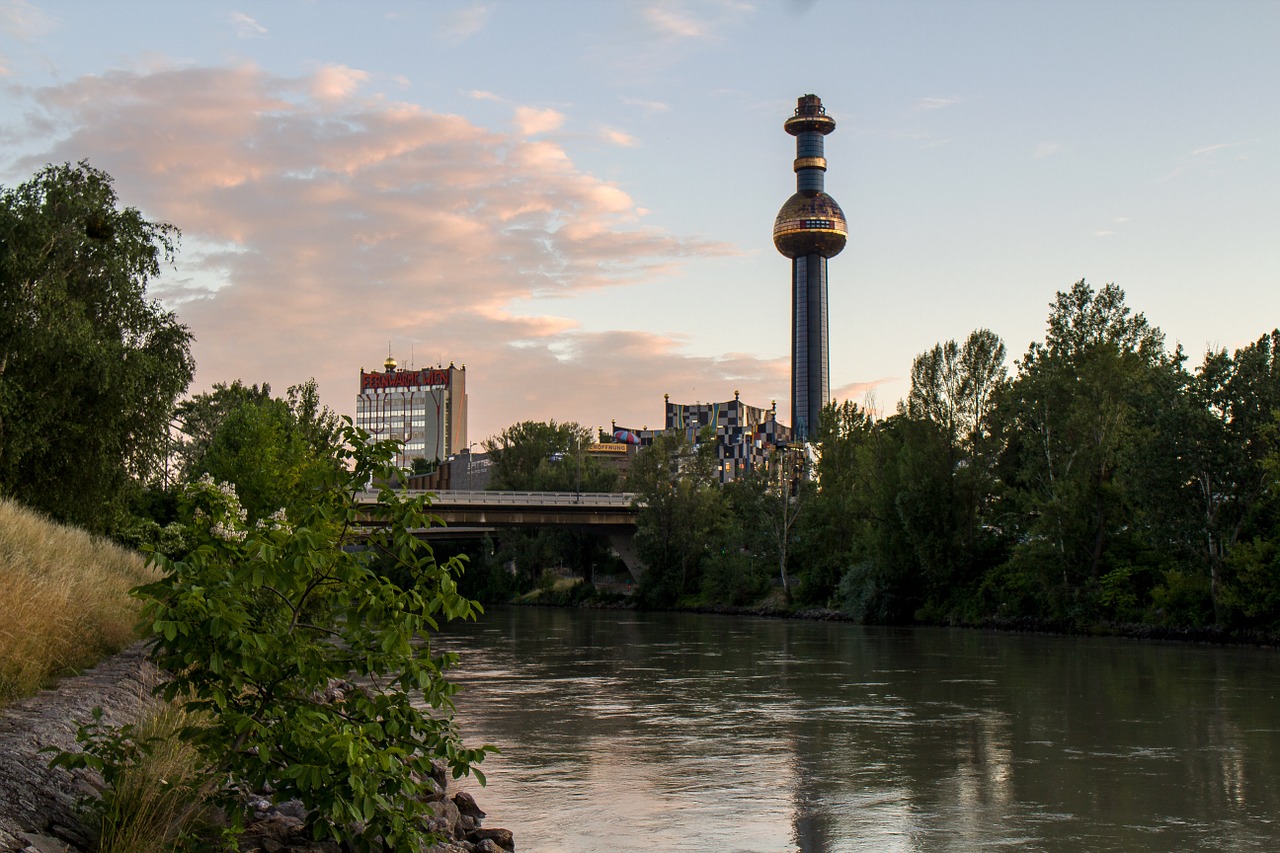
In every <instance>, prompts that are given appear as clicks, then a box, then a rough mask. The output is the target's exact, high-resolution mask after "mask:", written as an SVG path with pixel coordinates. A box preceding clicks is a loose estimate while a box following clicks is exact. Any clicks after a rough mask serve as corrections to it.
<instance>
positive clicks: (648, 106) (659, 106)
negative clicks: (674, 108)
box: [622, 98, 671, 115]
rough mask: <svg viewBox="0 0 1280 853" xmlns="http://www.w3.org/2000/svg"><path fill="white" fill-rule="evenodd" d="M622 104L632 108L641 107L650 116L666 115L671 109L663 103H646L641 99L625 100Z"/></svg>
mask: <svg viewBox="0 0 1280 853" xmlns="http://www.w3.org/2000/svg"><path fill="white" fill-rule="evenodd" d="M622 103H624V104H626V105H628V106H632V107H640V108H641V109H642V110H644V111H645V113H647V114H648V115H655V114H657V113H665V112H666V111H667V110H669V109H671V107H670V106H669V105H667V104H665V103H663V102H662V101H644V100H640V99H639V98H623V99H622Z"/></svg>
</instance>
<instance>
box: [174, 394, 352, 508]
mask: <svg viewBox="0 0 1280 853" xmlns="http://www.w3.org/2000/svg"><path fill="white" fill-rule="evenodd" d="M178 416H179V418H180V419H181V420H182V422H183V429H184V431H185V432H186V433H187V435H188V438H187V443H186V445H185V446H184V452H185V458H186V461H185V465H184V471H183V473H184V475H185V478H186V479H187V480H188V481H190V480H194V479H196V478H197V477H199V476H200V475H202V474H208V475H210V476H211V477H213V478H214V479H215V480H218V481H222V482H227V483H231V484H232V485H234V486H235V487H236V492H237V493H238V494H239V496H240V500H241V503H242V505H243V506H244V508H245V510H246V511H247V512H248V513H249V516H250V518H253V519H258V518H263V517H265V516H268V515H270V514H271V513H273V512H275V511H276V510H277V509H281V508H285V509H288V510H290V511H293V510H296V509H299V508H301V507H302V506H304V505H305V504H306V503H307V502H308V501H309V500H310V498H311V494H312V492H314V490H315V489H317V488H318V487H319V484H321V483H322V482H324V480H325V478H326V477H327V476H328V474H329V472H331V471H332V469H333V468H334V467H335V466H336V465H337V464H338V463H337V461H336V453H337V450H338V447H339V428H338V427H339V425H338V419H337V417H336V416H335V415H334V414H333V413H332V412H331V411H329V409H328V408H326V407H324V406H321V405H320V402H319V392H318V390H317V388H316V384H315V380H308V381H307V382H305V383H303V384H301V385H295V386H292V387H291V388H289V390H288V392H287V396H286V397H285V398H284V399H281V398H277V397H272V396H271V387H270V386H269V385H266V384H264V385H262V386H261V387H258V386H257V385H250V386H246V385H244V384H242V383H241V382H239V381H238V380H237V381H235V382H233V383H231V384H230V385H226V384H222V383H219V384H218V385H215V386H214V388H213V390H212V391H209V392H207V393H205V394H197V395H196V396H195V397H193V398H191V399H190V400H185V401H183V402H182V403H181V404H180V405H179V407H178Z"/></svg>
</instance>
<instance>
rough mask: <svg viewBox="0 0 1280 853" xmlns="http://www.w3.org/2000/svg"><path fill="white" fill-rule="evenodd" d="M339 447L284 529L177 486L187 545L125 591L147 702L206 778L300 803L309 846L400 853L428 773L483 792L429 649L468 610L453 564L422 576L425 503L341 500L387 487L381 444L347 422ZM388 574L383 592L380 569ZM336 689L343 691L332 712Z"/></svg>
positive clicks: (197, 487) (412, 830) (223, 499)
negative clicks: (152, 678)
mask: <svg viewBox="0 0 1280 853" xmlns="http://www.w3.org/2000/svg"><path fill="white" fill-rule="evenodd" d="M343 438H344V441H345V446H344V448H343V449H342V450H340V451H339V453H338V456H339V460H340V461H341V463H342V467H341V468H339V467H337V466H334V469H333V470H332V471H331V472H330V473H329V474H328V477H329V481H328V482H327V483H326V486H325V488H324V489H323V490H322V491H320V492H318V493H316V495H315V497H314V500H313V502H312V504H311V506H310V507H309V508H307V509H306V510H304V511H303V512H302V513H301V517H300V518H297V519H288V518H286V517H285V516H284V514H283V513H277V514H275V515H273V516H272V517H270V518H269V519H263V520H261V521H259V522H258V523H256V524H254V525H252V526H250V525H249V524H247V523H246V521H245V515H246V514H245V513H244V511H243V510H242V509H241V507H240V505H239V501H238V499H237V498H236V495H235V491H234V489H232V488H231V487H230V486H227V485H226V484H217V483H214V482H212V481H211V480H208V479H205V480H202V481H200V482H198V483H196V484H193V485H192V486H191V487H189V488H188V490H187V492H186V495H185V497H184V499H183V500H184V508H185V512H186V513H187V514H188V516H189V518H190V522H189V529H190V530H191V531H192V537H193V541H194V542H195V547H194V549H193V550H192V551H191V552H190V554H188V556H187V557H186V558H185V559H183V560H178V561H174V560H170V559H168V558H166V557H164V556H162V555H159V554H157V555H155V562H156V564H157V565H158V566H159V567H160V568H161V569H162V570H163V571H164V577H163V578H162V579H161V580H159V581H156V582H154V583H151V584H148V585H146V586H143V587H141V588H140V589H139V590H138V591H137V594H138V595H139V597H140V598H141V599H142V600H143V602H144V616H145V619H146V620H147V622H148V623H149V625H150V630H151V632H152V642H153V643H154V651H153V657H154V659H155V661H156V663H157V664H158V665H160V666H161V667H162V668H164V669H165V670H167V671H168V672H170V673H173V676H172V678H171V679H170V680H169V681H168V682H167V683H166V684H165V685H164V688H163V692H164V696H165V698H166V699H167V700H170V701H172V700H175V699H183V697H185V699H183V705H184V707H185V709H186V710H187V711H188V712H191V713H194V714H197V715H199V718H200V720H201V722H199V723H198V724H195V725H192V726H190V727H189V728H188V729H187V730H186V731H185V732H184V734H183V736H184V738H185V739H186V740H188V741H189V742H190V743H191V744H192V745H193V746H194V747H195V748H196V750H197V751H198V752H199V754H200V756H201V758H202V760H203V761H204V762H205V763H206V764H207V766H208V767H210V768H211V769H213V770H214V771H217V772H220V773H222V774H223V775H224V776H225V778H228V779H230V780H231V781H232V783H233V787H238V788H245V787H247V788H249V789H251V790H271V791H273V792H274V796H275V797H276V798H277V800H287V799H298V800H300V801H301V802H302V803H303V805H304V806H305V807H306V808H307V809H308V812H309V818H308V822H309V826H310V828H311V830H312V832H313V834H314V836H315V837H316V838H317V839H322V838H333V839H337V840H339V841H341V842H344V843H345V844H347V845H348V846H350V847H351V848H353V849H359V850H367V849H375V848H377V847H378V846H379V845H380V844H385V845H386V846H387V847H389V848H391V849H395V850H402V849H416V848H417V846H418V845H420V844H423V843H427V842H430V841H431V840H432V839H431V837H430V835H429V834H428V833H427V832H426V825H427V824H426V819H427V818H428V816H429V814H430V811H429V809H428V807H427V805H426V803H425V802H424V797H423V794H424V793H426V790H427V788H428V786H429V785H430V781H429V779H430V772H431V759H433V758H437V759H441V760H443V761H444V762H445V763H446V764H447V765H449V767H450V768H451V769H452V772H453V774H454V776H460V775H463V774H465V773H469V772H474V773H475V774H476V775H477V776H478V777H479V778H480V779H481V781H482V782H483V776H482V774H480V772H479V770H478V769H476V768H474V765H475V764H477V763H479V762H480V761H481V760H483V758H484V755H485V753H486V752H487V751H489V750H491V749H492V747H487V746H486V747H480V748H476V749H469V748H466V747H464V746H463V744H462V741H461V738H460V736H459V733H458V730H457V728H456V726H455V725H454V723H453V720H452V711H453V704H452V700H451V698H450V697H451V696H452V695H453V694H454V692H455V691H456V687H455V686H454V685H452V684H451V683H450V682H449V681H448V680H447V679H446V678H445V675H444V673H445V670H446V669H447V668H448V667H449V666H450V665H451V664H452V663H453V662H454V658H453V656H451V655H448V654H433V653H432V650H431V644H430V640H429V637H428V632H429V631H432V630H435V629H437V628H438V626H439V622H440V621H442V620H449V619H454V618H474V616H475V614H476V613H477V612H478V611H479V607H478V605H476V604H475V603H474V602H472V601H469V600H467V599H466V598H464V597H463V596H461V595H460V594H459V593H458V591H457V585H456V576H457V575H458V574H459V573H460V572H461V571H462V563H461V561H460V560H459V559H457V558H454V559H452V560H449V561H447V562H445V563H443V564H441V563H437V562H436V560H435V559H434V557H433V555H432V551H431V548H430V547H429V546H428V545H427V544H426V543H425V542H423V541H422V540H421V539H419V538H417V537H416V536H415V535H414V531H415V530H420V529H422V528H425V527H427V526H429V525H430V524H431V523H432V519H431V517H430V516H429V515H428V513H427V506H428V500H429V498H428V497H427V496H419V497H417V498H406V497H404V496H403V495H401V494H398V493H396V492H393V491H391V490H389V489H385V488H384V489H383V490H381V491H380V492H379V493H378V495H377V502H376V504H373V505H363V504H361V503H360V502H359V501H358V496H359V494H360V493H361V492H362V490H363V489H364V486H365V484H366V483H370V482H384V483H385V482H393V480H392V477H391V475H392V473H393V468H392V466H391V464H390V460H391V458H392V454H393V453H394V448H395V445H394V444H393V443H392V442H377V443H369V435H368V433H366V432H364V431H363V430H360V429H357V428H355V427H353V426H352V425H351V422H350V420H347V421H346V425H345V427H344V430H343ZM388 561H390V562H391V563H393V564H395V565H396V566H397V567H398V571H397V572H396V574H397V575H398V576H399V580H400V583H398V584H397V583H396V582H395V580H393V579H392V578H391V577H389V576H388V573H387V572H385V571H382V570H380V569H379V566H385V565H386V564H387V562H388ZM340 679H353V680H354V681H355V682H356V683H357V685H358V688H359V689H348V690H345V691H342V696H341V697H340V698H338V699H337V700H334V699H333V698H332V695H333V694H332V690H331V688H332V685H333V684H334V682H335V680H340ZM326 693H328V694H329V698H326Z"/></svg>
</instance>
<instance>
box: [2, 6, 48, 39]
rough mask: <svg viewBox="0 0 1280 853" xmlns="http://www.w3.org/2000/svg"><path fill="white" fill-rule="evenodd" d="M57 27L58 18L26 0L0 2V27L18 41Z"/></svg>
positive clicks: (34, 36)
mask: <svg viewBox="0 0 1280 853" xmlns="http://www.w3.org/2000/svg"><path fill="white" fill-rule="evenodd" d="M57 28H58V19H57V18H56V17H54V16H53V15H50V14H49V13H48V12H45V11H44V10H42V9H37V8H36V7H35V6H32V5H31V4H30V3H28V2H27V0H3V2H0V29H2V30H4V32H6V33H8V34H9V35H10V36H12V37H13V38H15V39H17V40H19V41H30V40H32V39H37V38H41V37H42V36H47V35H49V34H50V33H52V32H53V31H54V30H56V29H57Z"/></svg>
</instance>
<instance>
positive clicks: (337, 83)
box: [311, 65, 369, 103]
mask: <svg viewBox="0 0 1280 853" xmlns="http://www.w3.org/2000/svg"><path fill="white" fill-rule="evenodd" d="M368 79H369V73H368V72H367V71H360V70H357V69H355V68H348V67H347V66H345V65H325V66H323V67H321V68H320V70H318V71H317V72H316V73H315V76H314V77H313V78H312V80H311V96H312V97H313V98H315V99H316V100H318V101H324V102H328V103H333V102H336V101H343V100H346V99H347V98H349V97H351V95H353V94H355V91H356V89H358V88H360V84H361V83H364V82H366V81H367V80H368Z"/></svg>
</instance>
